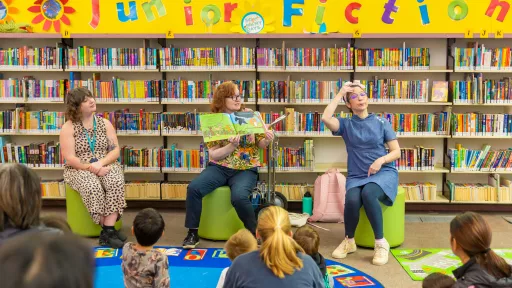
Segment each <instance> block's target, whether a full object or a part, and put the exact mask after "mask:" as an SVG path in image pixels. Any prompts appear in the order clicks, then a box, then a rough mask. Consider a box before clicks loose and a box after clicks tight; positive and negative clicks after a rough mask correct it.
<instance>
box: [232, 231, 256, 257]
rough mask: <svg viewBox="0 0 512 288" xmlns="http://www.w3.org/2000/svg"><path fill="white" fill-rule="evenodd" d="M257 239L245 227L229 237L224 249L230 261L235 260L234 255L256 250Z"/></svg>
mask: <svg viewBox="0 0 512 288" xmlns="http://www.w3.org/2000/svg"><path fill="white" fill-rule="evenodd" d="M257 249H258V241H256V238H254V236H253V235H252V233H251V232H250V231H249V230H247V229H240V230H238V232H236V233H235V234H233V235H232V236H231V237H229V239H228V241H227V242H226V245H224V250H226V254H227V255H228V257H229V259H230V260H231V261H233V260H235V259H236V257H238V256H240V255H242V254H245V253H248V252H251V251H254V250H257Z"/></svg>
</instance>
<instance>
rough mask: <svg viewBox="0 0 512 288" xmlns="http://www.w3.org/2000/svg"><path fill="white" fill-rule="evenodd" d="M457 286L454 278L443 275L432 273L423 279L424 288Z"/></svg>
mask: <svg viewBox="0 0 512 288" xmlns="http://www.w3.org/2000/svg"><path fill="white" fill-rule="evenodd" d="M453 284H455V280H453V278H452V277H450V276H448V275H445V274H442V273H437V272H436V273H432V274H430V275H428V276H427V277H425V279H423V283H422V286H421V287H422V288H451V287H452V286H453Z"/></svg>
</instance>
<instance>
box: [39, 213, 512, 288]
mask: <svg viewBox="0 0 512 288" xmlns="http://www.w3.org/2000/svg"><path fill="white" fill-rule="evenodd" d="M159 211H160V213H162V215H163V217H164V219H165V223H166V231H165V235H164V237H163V238H162V239H161V240H160V242H159V243H158V244H159V245H169V246H171V245H181V242H182V240H183V238H184V237H185V234H186V229H185V228H184V227H183V223H184V220H185V213H184V211H183V210H159ZM46 213H56V214H59V215H62V216H63V217H65V216H66V213H65V210H64V208H52V209H45V210H44V212H43V214H46ZM136 213H137V210H127V211H126V212H125V214H124V218H123V219H124V220H123V221H124V222H123V224H124V227H123V231H124V232H125V233H130V227H131V223H132V221H133V218H134V217H135V215H136ZM408 216H420V218H421V216H424V215H415V214H408ZM429 216H431V215H429ZM436 216H446V215H436ZM485 217H486V219H487V221H489V223H490V224H491V227H492V229H493V242H492V248H512V241H511V240H510V239H512V224H509V223H508V222H506V221H505V220H504V219H503V218H502V215H496V214H486V215H485ZM411 218H417V217H411ZM442 218H444V217H438V218H437V219H442ZM430 219H432V218H430ZM442 220H443V221H441V220H439V221H433V222H406V224H405V242H404V244H403V245H402V246H401V248H449V247H450V246H449V242H448V241H449V220H448V221H444V219H442ZM318 224H319V225H320V226H322V227H324V228H327V229H329V230H330V231H324V230H322V229H317V231H318V233H319V234H320V238H321V243H320V246H321V247H320V252H321V253H322V254H323V255H324V256H325V257H327V258H330V255H331V252H332V251H333V250H334V249H335V248H336V247H337V245H338V244H339V243H340V241H341V240H342V237H343V229H344V228H343V224H331V223H318ZM133 240H134V237H133V236H131V235H130V237H129V241H133ZM87 241H89V242H90V243H91V246H96V245H97V244H98V242H97V239H88V240H87ZM223 244H224V243H223V242H211V241H206V240H202V241H201V243H200V245H201V246H202V247H222V246H223ZM372 256H373V250H368V249H359V250H358V251H357V252H356V253H354V254H351V255H350V256H349V257H348V258H346V259H345V260H344V261H343V263H345V264H347V265H350V266H353V267H355V268H357V269H359V270H361V271H364V272H366V273H368V274H370V275H372V276H373V277H375V278H376V279H378V280H379V281H380V282H381V283H382V284H383V285H384V286H385V287H421V283H420V282H415V281H412V280H411V279H410V277H409V276H408V275H407V274H406V273H405V271H404V270H403V269H402V268H401V267H400V265H399V264H398V262H397V261H396V260H395V259H394V258H393V256H391V255H390V260H389V263H388V264H387V265H384V266H374V265H372V264H371V259H372Z"/></svg>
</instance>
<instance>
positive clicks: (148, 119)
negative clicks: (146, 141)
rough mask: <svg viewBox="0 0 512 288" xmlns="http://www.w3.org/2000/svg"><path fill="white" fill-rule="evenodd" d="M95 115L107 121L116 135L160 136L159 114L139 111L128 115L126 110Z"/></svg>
mask: <svg viewBox="0 0 512 288" xmlns="http://www.w3.org/2000/svg"><path fill="white" fill-rule="evenodd" d="M96 115H98V116H101V117H103V118H105V119H108V120H109V121H110V123H112V125H113V126H114V128H115V129H116V132H117V134H128V135H129V134H153V135H160V129H161V128H160V120H161V115H160V112H147V111H145V110H144V109H139V112H138V113H130V110H129V109H128V108H126V109H123V110H116V111H112V112H100V113H96Z"/></svg>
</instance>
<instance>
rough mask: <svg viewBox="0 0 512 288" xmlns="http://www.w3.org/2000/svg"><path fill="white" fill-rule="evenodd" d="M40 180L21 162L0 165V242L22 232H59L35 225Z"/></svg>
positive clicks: (36, 223) (39, 209) (39, 198)
mask: <svg viewBox="0 0 512 288" xmlns="http://www.w3.org/2000/svg"><path fill="white" fill-rule="evenodd" d="M41 204H42V200H41V182H40V179H39V177H37V175H36V173H35V172H34V171H32V170H31V169H30V168H28V167H26V166H25V165H21V164H15V163H9V164H2V165H0V246H1V245H2V244H3V243H4V242H5V241H6V240H7V239H9V238H12V237H15V236H19V235H21V234H24V233H26V232H37V231H40V232H45V233H57V234H62V231H60V230H58V229H54V228H48V227H44V226H40V225H39V213H40V212H41Z"/></svg>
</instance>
